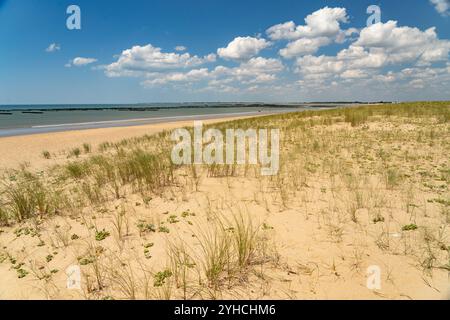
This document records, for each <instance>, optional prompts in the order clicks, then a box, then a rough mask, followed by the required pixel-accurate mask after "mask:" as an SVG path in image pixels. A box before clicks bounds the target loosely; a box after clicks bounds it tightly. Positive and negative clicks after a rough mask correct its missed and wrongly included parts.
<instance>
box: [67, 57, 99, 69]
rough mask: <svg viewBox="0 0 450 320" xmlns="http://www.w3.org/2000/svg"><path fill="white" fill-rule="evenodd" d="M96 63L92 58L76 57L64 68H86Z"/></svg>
mask: <svg viewBox="0 0 450 320" xmlns="http://www.w3.org/2000/svg"><path fill="white" fill-rule="evenodd" d="M94 62H97V59H94V58H83V57H76V58H75V59H73V60H71V61H69V62H68V63H67V64H66V65H65V67H68V68H70V67H71V66H74V67H83V66H87V65H88V64H91V63H94Z"/></svg>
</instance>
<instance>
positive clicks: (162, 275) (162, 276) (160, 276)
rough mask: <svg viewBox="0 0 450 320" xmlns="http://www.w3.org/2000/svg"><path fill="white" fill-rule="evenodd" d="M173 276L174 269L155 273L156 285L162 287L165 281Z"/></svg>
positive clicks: (154, 283)
mask: <svg viewBox="0 0 450 320" xmlns="http://www.w3.org/2000/svg"><path fill="white" fill-rule="evenodd" d="M171 276H172V271H170V270H164V271H160V272H158V273H157V274H155V275H154V282H153V286H154V287H162V286H163V285H164V283H165V282H166V280H167V278H170V277H171Z"/></svg>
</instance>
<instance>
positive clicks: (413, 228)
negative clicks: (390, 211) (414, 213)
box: [402, 224, 419, 231]
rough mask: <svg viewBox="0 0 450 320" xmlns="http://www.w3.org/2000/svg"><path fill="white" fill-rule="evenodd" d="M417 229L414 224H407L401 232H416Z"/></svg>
mask: <svg viewBox="0 0 450 320" xmlns="http://www.w3.org/2000/svg"><path fill="white" fill-rule="evenodd" d="M418 228H419V227H418V226H417V225H416V224H408V225H405V226H403V227H402V230H403V231H414V230H417V229H418Z"/></svg>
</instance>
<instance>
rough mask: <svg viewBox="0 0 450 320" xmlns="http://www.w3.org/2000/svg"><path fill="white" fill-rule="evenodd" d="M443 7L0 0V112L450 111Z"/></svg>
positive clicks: (439, 0)
mask: <svg viewBox="0 0 450 320" xmlns="http://www.w3.org/2000/svg"><path fill="white" fill-rule="evenodd" d="M449 3H450V2H449V0H414V1H408V2H406V1H378V2H373V1H365V0H358V1H355V0H354V1H345V0H341V1H310V0H303V1H302V0H295V1H287V0H281V1H280V0H279V1H254V0H246V1H234V0H228V1H212V0H209V1H204V0H196V1H178V0H172V1H157V0H155V1H144V0H133V1H106V0H95V1H93V0H78V1H63V0H60V1H58V0H22V1H12V0H0V104H46V103H52V104H53V103H56V104H57V103H141V102H179V101H268V102H269V101H280V102H284V101H311V100H314V101H317V100H321V101H325V100H424V99H441V100H442V99H449V100H450V94H449V92H450V90H449V89H450V63H449V60H448V58H449V57H448V54H449V51H450V41H449V39H450V22H449V21H450V16H449V8H450V5H449ZM71 4H76V5H78V6H79V7H80V9H81V24H82V25H81V27H82V28H81V30H68V29H67V27H66V19H67V18H68V17H69V15H68V14H66V9H67V7H68V6H69V5H71ZM369 5H378V6H379V7H380V8H381V22H380V23H378V24H377V25H373V26H367V24H366V21H367V18H368V16H369V15H368V14H367V13H366V9H367V7H368V6H369ZM308 16H309V17H310V19H309V22H308V19H307V21H305V18H307V17H308ZM430 28H435V29H430ZM176 47H178V48H176ZM182 47H183V48H182Z"/></svg>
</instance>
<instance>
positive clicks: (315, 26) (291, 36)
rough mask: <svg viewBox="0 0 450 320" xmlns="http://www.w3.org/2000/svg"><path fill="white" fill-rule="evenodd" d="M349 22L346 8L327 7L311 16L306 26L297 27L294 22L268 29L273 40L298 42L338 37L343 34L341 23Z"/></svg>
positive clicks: (308, 17) (268, 33)
mask: <svg viewBox="0 0 450 320" xmlns="http://www.w3.org/2000/svg"><path fill="white" fill-rule="evenodd" d="M346 22H348V17H347V11H346V9H345V8H329V7H325V8H322V9H320V10H317V11H316V12H314V13H312V14H310V15H309V16H307V17H306V19H305V23H306V24H305V25H304V26H296V25H295V23H294V22H293V21H289V22H285V23H282V24H277V25H275V26H272V27H270V28H269V29H267V31H266V33H267V35H268V36H269V38H270V39H271V40H296V39H299V38H302V37H306V38H318V37H336V36H338V35H339V34H340V33H341V31H342V30H341V27H340V23H346Z"/></svg>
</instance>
